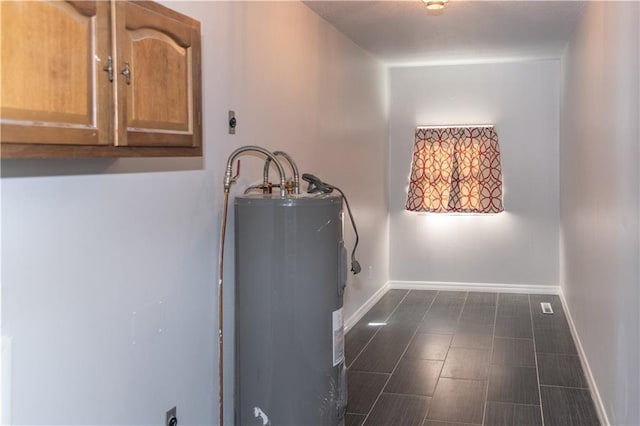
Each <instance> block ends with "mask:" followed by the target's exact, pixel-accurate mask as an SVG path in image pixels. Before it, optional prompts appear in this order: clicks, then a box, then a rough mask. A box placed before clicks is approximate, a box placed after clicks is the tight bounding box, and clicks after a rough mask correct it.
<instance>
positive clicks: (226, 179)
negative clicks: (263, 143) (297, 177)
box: [224, 145, 287, 197]
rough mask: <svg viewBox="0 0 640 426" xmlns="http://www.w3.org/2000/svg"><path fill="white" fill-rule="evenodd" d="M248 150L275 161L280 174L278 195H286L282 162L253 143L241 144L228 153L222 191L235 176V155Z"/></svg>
mask: <svg viewBox="0 0 640 426" xmlns="http://www.w3.org/2000/svg"><path fill="white" fill-rule="evenodd" d="M249 151H255V152H259V153H260V154H263V155H265V156H266V157H267V158H268V159H269V161H273V162H274V163H275V165H276V167H277V168H278V173H279V174H280V196H281V197H285V196H286V195H287V189H286V187H285V180H286V177H285V173H284V168H283V167H282V164H280V162H279V161H278V159H277V158H276V156H275V155H274V154H272V153H271V151H268V150H266V149H264V148H262V147H259V146H255V145H246V146H242V147H240V148H238V149H236V150H235V151H233V152H232V153H231V155H229V159H228V160H227V167H226V169H225V172H224V191H225V192H227V193H228V192H229V190H230V188H231V185H232V184H233V183H234V181H235V178H234V177H233V162H234V161H235V159H236V157H238V156H239V155H240V154H242V153H245V152H249Z"/></svg>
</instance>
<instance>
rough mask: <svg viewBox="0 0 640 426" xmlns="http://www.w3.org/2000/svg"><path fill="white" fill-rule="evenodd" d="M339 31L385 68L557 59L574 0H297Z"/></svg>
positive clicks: (576, 10) (575, 14)
mask: <svg viewBox="0 0 640 426" xmlns="http://www.w3.org/2000/svg"><path fill="white" fill-rule="evenodd" d="M304 3H305V4H306V5H307V6H308V7H309V8H311V9H312V10H313V11H315V12H316V13H317V14H318V15H320V16H321V17H323V18H324V19H325V20H327V21H328V22H329V23H331V24H332V25H333V26H335V27H336V28H337V29H338V30H339V31H340V32H342V33H343V34H345V35H346V36H347V37H349V38H350V39H352V40H353V41H354V42H355V43H356V44H358V45H359V46H360V47H362V48H363V49H365V50H367V51H369V52H370V53H371V54H373V55H374V56H375V57H377V58H378V59H379V60H380V61H382V62H384V63H386V64H389V65H412V64H437V63H456V62H458V63H462V62H483V61H496V60H520V59H541V58H557V57H560V56H561V54H562V52H563V50H564V47H565V45H566V43H567V40H568V39H569V36H570V35H571V33H572V32H573V28H574V27H575V25H576V24H577V22H578V20H579V18H580V14H581V13H582V10H583V7H584V2H581V1H523V0H520V1H462V0H450V1H449V3H448V4H447V7H446V8H445V10H444V11H442V12H436V13H433V12H430V11H427V9H426V7H425V6H424V4H423V3H422V1H420V0H408V1H323V0H316V1H305V2H304Z"/></svg>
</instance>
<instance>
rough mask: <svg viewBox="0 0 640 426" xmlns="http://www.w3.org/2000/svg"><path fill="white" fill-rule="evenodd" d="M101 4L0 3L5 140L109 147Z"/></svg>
mask: <svg viewBox="0 0 640 426" xmlns="http://www.w3.org/2000/svg"><path fill="white" fill-rule="evenodd" d="M108 24H109V6H108V4H106V3H104V2H99V1H98V2H60V1H52V2H48V1H25V2H13V1H3V2H0V27H1V28H2V30H1V31H2V38H1V49H0V50H1V52H2V53H1V55H2V60H1V62H0V64H1V65H0V87H1V96H0V108H1V110H0V117H1V119H0V126H1V128H0V130H1V131H2V142H3V143H37V144H78V145H84V144H87V145H99V144H107V143H108V141H109V130H110V124H109V122H110V120H111V117H110V105H111V101H110V99H111V96H110V93H109V91H110V83H109V81H108V75H107V73H106V72H103V71H102V67H103V66H104V65H105V64H106V60H107V56H108V48H109V39H108V37H104V36H98V34H99V33H103V34H104V33H105V32H106V31H108V30H107V26H108Z"/></svg>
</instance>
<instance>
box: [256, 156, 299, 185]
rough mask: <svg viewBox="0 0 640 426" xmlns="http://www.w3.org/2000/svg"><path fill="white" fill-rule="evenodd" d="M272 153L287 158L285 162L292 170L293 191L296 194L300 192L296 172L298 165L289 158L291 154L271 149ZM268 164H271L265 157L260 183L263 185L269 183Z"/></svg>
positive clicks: (297, 173)
mask: <svg viewBox="0 0 640 426" xmlns="http://www.w3.org/2000/svg"><path fill="white" fill-rule="evenodd" d="M273 155H274V156H278V155H279V156H281V157H283V158H284V159H285V160H287V162H288V163H289V166H291V170H292V171H293V193H294V194H296V195H297V194H300V174H299V172H298V166H297V165H296V163H295V161H293V158H291V156H290V155H289V154H287V153H286V152H284V151H273ZM270 164H271V159H270V158H267V159H266V161H265V163H264V170H263V173H262V183H263V184H264V185H265V187H266V185H267V184H268V183H269V166H270Z"/></svg>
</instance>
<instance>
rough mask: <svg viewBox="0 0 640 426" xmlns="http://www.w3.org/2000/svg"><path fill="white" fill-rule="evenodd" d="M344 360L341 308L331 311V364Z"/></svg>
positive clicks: (334, 364)
mask: <svg viewBox="0 0 640 426" xmlns="http://www.w3.org/2000/svg"><path fill="white" fill-rule="evenodd" d="M343 361H344V323H343V321H342V308H340V309H338V310H337V311H333V366H334V367H335V366H336V365H338V364H340V363H341V362H343Z"/></svg>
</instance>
